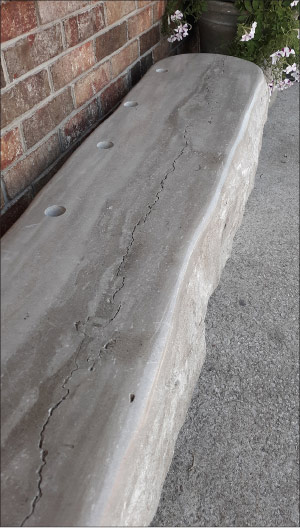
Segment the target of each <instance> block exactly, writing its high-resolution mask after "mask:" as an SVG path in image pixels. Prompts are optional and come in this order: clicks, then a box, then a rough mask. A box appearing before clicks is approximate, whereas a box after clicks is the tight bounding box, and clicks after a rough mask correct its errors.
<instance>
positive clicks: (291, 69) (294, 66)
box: [283, 62, 297, 73]
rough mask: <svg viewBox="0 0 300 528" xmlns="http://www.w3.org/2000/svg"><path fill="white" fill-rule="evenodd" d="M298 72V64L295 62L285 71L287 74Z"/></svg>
mask: <svg viewBox="0 0 300 528" xmlns="http://www.w3.org/2000/svg"><path fill="white" fill-rule="evenodd" d="M296 70H297V64H296V63H295V62H294V64H292V66H287V67H286V69H285V70H283V71H284V72H285V73H291V72H295V71H296Z"/></svg>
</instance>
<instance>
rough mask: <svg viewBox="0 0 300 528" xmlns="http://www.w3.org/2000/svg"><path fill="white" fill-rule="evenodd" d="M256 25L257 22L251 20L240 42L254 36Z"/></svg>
mask: <svg viewBox="0 0 300 528" xmlns="http://www.w3.org/2000/svg"><path fill="white" fill-rule="evenodd" d="M256 26H257V22H253V24H252V26H251V29H250V32H249V33H245V34H244V35H243V36H242V38H241V41H242V42H247V41H248V40H252V39H253V38H254V35H255V29H256Z"/></svg>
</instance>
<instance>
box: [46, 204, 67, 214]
mask: <svg viewBox="0 0 300 528" xmlns="http://www.w3.org/2000/svg"><path fill="white" fill-rule="evenodd" d="M65 212H66V208H65V207H63V206H62V205H50V207H47V209H45V211H44V214H45V215H46V216H61V215H63V214H64V213H65Z"/></svg>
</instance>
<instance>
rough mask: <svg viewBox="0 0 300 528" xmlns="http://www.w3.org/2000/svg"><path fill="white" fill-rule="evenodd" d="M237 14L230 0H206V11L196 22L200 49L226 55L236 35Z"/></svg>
mask: <svg viewBox="0 0 300 528" xmlns="http://www.w3.org/2000/svg"><path fill="white" fill-rule="evenodd" d="M239 15H240V12H239V10H238V9H236V7H234V5H233V2H232V1H227V2H222V1H219V0H207V11H205V12H204V13H203V14H202V15H201V18H200V20H199V22H198V24H199V32H200V46H201V51H202V52H204V53H220V54H223V55H226V54H227V51H228V47H229V45H230V43H231V42H232V40H233V39H234V37H235V35H236V30H237V18H238V16H239Z"/></svg>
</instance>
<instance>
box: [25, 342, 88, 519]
mask: <svg viewBox="0 0 300 528" xmlns="http://www.w3.org/2000/svg"><path fill="white" fill-rule="evenodd" d="M84 341H85V340H83V341H82V342H81V344H80V346H79V349H78V352H77V354H76V358H75V360H74V362H75V368H73V369H72V370H71V372H70V374H69V375H68V376H67V377H66V378H65V379H64V382H63V384H62V389H66V392H65V394H64V395H63V396H62V397H61V399H60V400H59V401H58V402H57V403H56V404H55V405H53V406H52V407H51V408H50V409H49V410H48V417H47V420H46V421H45V422H44V424H43V426H42V429H41V432H40V440H39V449H40V457H41V462H42V463H41V465H40V467H39V470H38V472H37V474H38V477H39V478H38V484H37V488H38V491H37V493H36V495H35V497H34V499H33V501H32V504H31V511H30V513H29V514H28V515H27V516H26V517H25V518H24V519H23V521H22V523H21V524H20V526H24V525H25V523H26V521H28V519H29V518H30V517H31V516H32V515H33V514H34V511H35V507H36V505H37V503H38V502H39V500H40V499H41V498H42V496H43V492H42V487H41V486H42V481H43V469H44V467H45V465H46V464H47V461H46V458H47V455H48V451H47V449H44V441H45V431H46V428H47V425H48V424H49V421H50V418H51V416H52V415H53V413H54V411H56V409H57V408H58V407H59V406H60V405H61V404H62V403H63V402H64V401H65V400H66V399H67V398H68V396H69V394H70V389H68V388H66V385H67V383H68V382H69V381H70V379H71V378H72V376H73V374H74V372H76V371H77V370H80V367H79V365H78V363H77V360H78V357H79V354H80V351H81V349H82V346H83V343H84Z"/></svg>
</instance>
